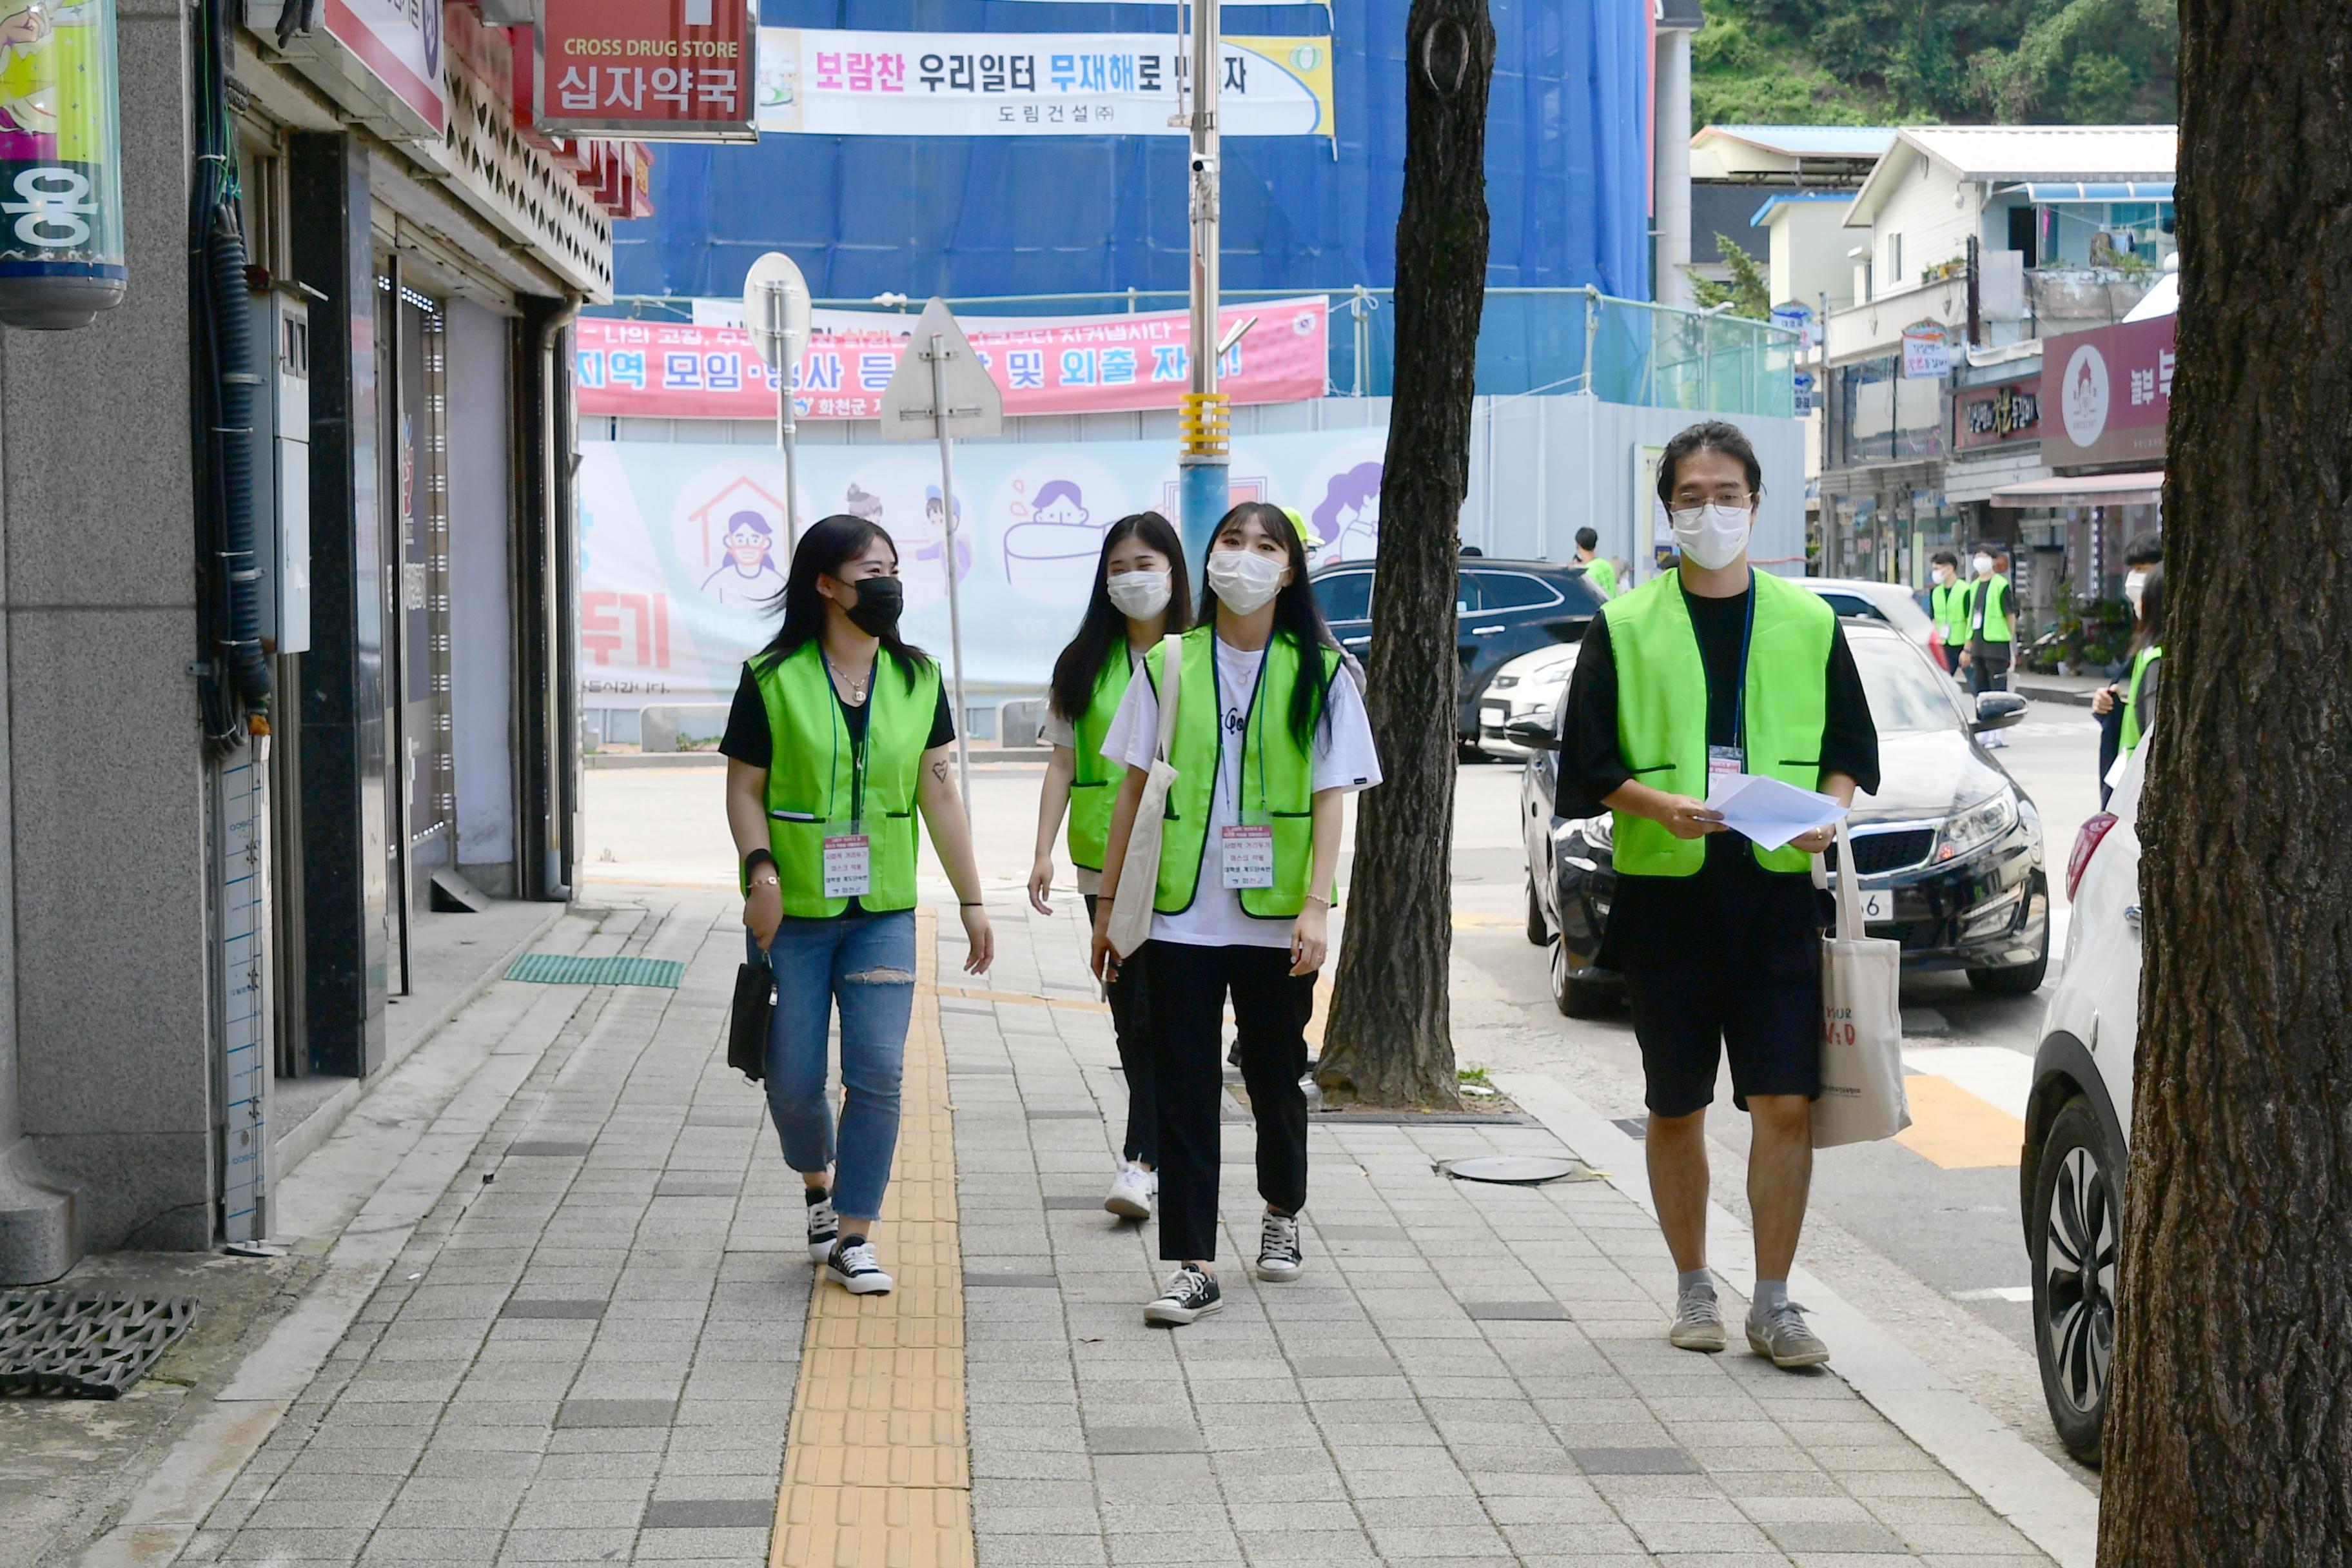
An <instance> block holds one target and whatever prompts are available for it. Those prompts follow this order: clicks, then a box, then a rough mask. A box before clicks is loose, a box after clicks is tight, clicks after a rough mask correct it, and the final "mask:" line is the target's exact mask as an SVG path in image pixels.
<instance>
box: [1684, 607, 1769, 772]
mask: <svg viewBox="0 0 2352 1568" xmlns="http://www.w3.org/2000/svg"><path fill="white" fill-rule="evenodd" d="M1675 586H1676V587H1680V586H1681V584H1679V583H1677V584H1675ZM1684 600H1685V614H1687V613H1688V601H1689V595H1687V594H1685V595H1684ZM1691 640H1692V641H1693V642H1696V641H1697V640H1698V625H1697V623H1696V622H1693V623H1692V625H1691ZM1755 640H1756V568H1755V567H1753V566H1750V567H1749V568H1748V624H1747V626H1746V627H1744V628H1743V629H1742V630H1741V632H1740V634H1739V683H1738V685H1737V686H1735V687H1733V688H1732V689H1731V743H1732V744H1733V745H1735V746H1737V747H1738V748H1739V762H1740V766H1741V768H1742V770H1743V771H1744V770H1745V769H1746V767H1747V765H1748V731H1747V723H1748V645H1749V644H1750V643H1752V642H1754V641H1755ZM1699 668H1700V672H1701V673H1702V674H1704V673H1705V672H1706V649H1705V648H1701V649H1700V650H1699Z"/></svg>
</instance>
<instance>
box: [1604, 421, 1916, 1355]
mask: <svg viewBox="0 0 2352 1568" xmlns="http://www.w3.org/2000/svg"><path fill="white" fill-rule="evenodd" d="M1762 489H1763V471H1762V469H1761V468H1760V467H1759V465H1758V463H1757V460H1756V453H1755V450H1754V448H1752V447H1750V446H1749V445H1748V439H1747V437H1744V436H1742V435H1741V434H1740V432H1739V431H1738V428H1737V427H1735V426H1731V425H1727V424H1724V423H1721V422H1719V421H1709V422H1708V423H1706V424H1703V425H1695V426H1691V427H1690V428H1689V429H1687V430H1685V431H1684V432H1683V433H1682V434H1680V435H1678V436H1676V437H1675V438H1674V439H1673V440H1672V441H1670V442H1668V443H1667V445H1666V449H1665V453H1664V458H1663V460H1662V461H1661V463H1660V465H1659V468H1658V496H1659V499H1660V500H1663V501H1664V502H1665V504H1666V508H1667V510H1668V513H1669V516H1670V518H1671V521H1673V523H1674V529H1675V543H1676V544H1677V546H1678V547H1679V552H1680V557H1681V559H1680V563H1679V565H1678V566H1677V567H1676V569H1675V571H1673V572H1670V573H1667V574H1664V576H1661V577H1658V578H1656V579H1654V580H1653V581H1651V582H1648V583H1645V584H1642V586H1640V587H1638V588H1635V589H1633V591H1632V592H1630V593H1628V594H1625V595H1622V596H1621V597H1618V598H1615V599H1612V600H1611V601H1610V602H1609V603H1608V604H1607V605H1604V606H1602V609H1601V614H1600V615H1599V616H1595V617H1594V619H1593V622H1592V625H1591V629H1589V630H1588V631H1587V632H1586V633H1585V635H1584V642H1583V646H1582V648H1581V650H1580V652H1579V654H1578V656H1577V660H1576V675H1575V678H1574V679H1573V680H1572V681H1571V683H1570V688H1569V696H1568V708H1567V712H1566V714H1565V715H1564V721H1563V725H1562V730H1561V742H1560V763H1559V801H1558V803H1557V804H1558V809H1559V812H1560V813H1561V814H1562V815H1563V816H1582V817H1592V818H1598V817H1601V816H1602V815H1603V813H1604V812H1605V813H1606V816H1607V819H1608V823H1609V837H1610V840H1611V841H1612V849H1611V859H1612V865H1613V868H1614V869H1615V872H1616V892H1615V901H1614V903H1613V905H1612V909H1611V910H1610V915H1609V924H1608V928H1607V930H1606V931H1605V932H1604V934H1603V943H1602V953H1601V961H1602V962H1603V963H1607V964H1609V965H1610V966H1612V967H1613V968H1614V969H1616V970H1617V971H1618V973H1622V975H1623V976H1624V977H1625V990H1626V994H1627V996H1628V998H1629V999H1630V1000H1631V1001H1632V1003H1633V1033H1634V1037H1635V1038H1636V1039H1637V1040H1638V1041H1639V1043H1640V1045H1641V1048H1642V1070H1643V1079H1644V1082H1645V1085H1646V1099H1647V1101H1648V1104H1649V1108H1650V1121H1649V1131H1648V1138H1647V1142H1645V1144H1644V1152H1645V1155H1646V1158H1647V1160H1648V1163H1649V1173H1650V1190H1651V1193H1652V1194H1653V1195H1654V1198H1655V1200H1656V1204H1657V1212H1658V1224H1659V1227H1660V1228H1661V1229H1662V1230H1664V1232H1665V1237H1666V1245H1667V1247H1668V1249H1669V1250H1670V1251H1671V1252H1672V1253H1673V1254H1674V1259H1675V1268H1676V1269H1677V1270H1678V1271H1679V1273H1680V1279H1679V1280H1678V1281H1677V1288H1676V1300H1675V1316H1674V1321H1673V1322H1672V1323H1671V1324H1670V1325H1669V1327H1668V1330H1667V1338H1668V1339H1669V1340H1670V1341H1671V1342H1673V1343H1674V1344H1675V1345H1678V1346H1680V1347H1682V1348H1683V1349H1685V1350H1696V1351H1719V1350H1721V1349H1722V1348H1723V1346H1724V1331H1723V1318H1722V1315H1721V1313H1720V1311H1719V1310H1718V1309H1717V1305H1716V1299H1715V1281H1714V1277H1713V1276H1712V1275H1711V1274H1710V1273H1709V1272H1708V1270H1707V1264H1706V1205H1707V1190H1708V1172H1707V1158H1706V1108H1707V1106H1708V1105H1709V1104H1710V1103H1711V1102H1712V1101H1713V1100H1714V1099H1715V1084H1716V1077H1717V1068H1718V1063H1719V1061H1720V1059H1721V1058H1722V1057H1723V1056H1724V1055H1725V1054H1728V1056H1729V1058H1730V1063H1731V1084H1732V1094H1733V1103H1735V1104H1736V1105H1738V1107H1739V1108H1740V1109H1742V1110H1746V1111H1747V1112H1748V1119H1749V1121H1750V1124H1751V1131H1750V1138H1749V1144H1748V1206H1749V1208H1750V1210H1751V1211H1752V1213H1753V1215H1754V1225H1755V1233H1756V1292H1755V1296H1754V1298H1753V1301H1752V1305H1751V1307H1750V1310H1749V1312H1748V1345H1749V1347H1750V1348H1751V1349H1753V1350H1755V1351H1757V1352H1759V1353H1760V1354H1764V1355H1768V1356H1769V1357H1770V1358H1771V1359H1772V1361H1773V1362H1774V1363H1776V1364H1778V1365H1780V1366H1783V1367H1797V1366H1811V1365H1815V1364H1817V1363H1821V1362H1823V1361H1826V1360H1828V1359H1829V1350H1828V1348H1827V1347H1826V1346H1824V1345H1823V1344H1822V1342H1821V1340H1820V1339H1819V1337H1818V1336H1816V1335H1815V1334H1814V1333H1813V1332H1812V1331H1811V1328H1809V1327H1808V1326H1807V1324H1806V1323H1805V1321H1804V1318H1803V1315H1802V1313H1801V1310H1800V1309H1799V1308H1798V1307H1796V1306H1795V1305H1794V1304H1793V1303H1791V1302H1790V1300H1789V1292H1788V1279H1789V1268H1790V1263H1791V1262H1792V1261H1794V1259H1795V1257H1796V1251H1797V1237H1798V1235H1799V1233H1800V1232H1801V1230H1802V1228H1803V1226H1804V1219H1805V1203H1806V1197H1807V1194H1808V1191H1809V1189H1810V1186H1811V1180H1812V1168H1813V1145H1812V1100H1813V1097H1814V1096H1815V1095H1816V1094H1818V1093H1819V1092H1820V1089H1821V1072H1820V1066H1821V1063H1820V1049H1821V1044H1820V1042H1821V1001H1822V989H1821V942H1820V933H1821V927H1822V924H1823V922H1824V920H1825V918H1826V913H1827V911H1826V910H1825V908H1824V905H1825V902H1826V900H1824V898H1823V897H1822V894H1821V893H1820V892H1819V891H1818V890H1817V889H1815V888H1814V887H1813V884H1812V879H1811V874H1810V873H1811V857H1812V856H1813V855H1814V854H1817V853H1819V852H1820V851H1822V849H1823V848H1825V847H1827V846H1828V845H1829V843H1830V842H1831V839H1832V833H1831V832H1830V830H1828V829H1821V830H1817V831H1815V832H1813V833H1810V834H1807V835H1805V836H1803V837H1800V838H1798V839H1797V840H1795V841H1794V842H1793V843H1791V844H1790V846H1788V847H1785V848H1782V849H1779V850H1773V851H1769V852H1768V851H1766V850H1763V849H1761V848H1759V847H1757V846H1756V845H1755V844H1754V843H1752V842H1750V841H1749V840H1748V839H1747V838H1745V837H1741V836H1739V835H1738V834H1736V833H1733V832H1732V831H1730V830H1729V829H1728V828H1727V827H1726V826H1724V822H1723V818H1722V816H1721V815H1720V814H1719V813H1717V812H1715V811H1712V810H1709V809H1708V807H1707V805H1706V795H1707V787H1708V781H1709V779H1710V778H1711V777H1712V776H1715V775H1716V774H1718V773H1722V774H1732V773H1766V774H1769V775H1771V776H1773V777H1775V778H1778V779H1780V780H1781V781H1782V782H1784V783H1787V784H1795V785H1798V786H1800V787H1801V788H1805V789H1818V790H1821V791H1822V793H1824V794H1827V795H1835V796H1836V797H1837V798H1838V799H1840V800H1842V801H1845V802H1847V803H1848V804H1851V803H1852V801H1853V795H1854V792H1855V790H1856V789H1862V790H1864V791H1871V790H1875V789H1876V788H1877V787H1878V732H1877V730H1876V728H1875V726H1874V725H1873V723H1872V722H1871V717H1870V703H1869V700H1868V699H1867V697H1865V696H1864V691H1863V686H1862V678H1861V676H1860V674H1859V673H1858V672H1857V671H1856V669H1855V668H1854V662H1853V655H1852V654H1851V653H1850V652H1849V651H1848V650H1847V648H1846V644H1845V636H1844V633H1843V631H1842V630H1841V629H1840V628H1839V626H1838V623H1837V616H1836V615H1835V613H1834V612H1832V610H1831V609H1830V607H1829V605H1828V604H1827V602H1825V601H1824V600H1822V599H1821V598H1820V597H1818V596H1817V595H1813V594H1811V593H1809V592H1807V591H1806V590H1804V589H1802V588H1800V587H1797V586H1794V585H1793V584H1789V583H1786V582H1784V581H1782V580H1781V579H1780V578H1778V577H1775V576H1772V575H1770V574H1766V573H1759V572H1756V571H1752V570H1751V569H1750V568H1749V566H1748V533H1749V531H1750V530H1751V528H1752V527H1753V526H1754V523H1755V518H1756V509H1757V505H1758V501H1759V496H1760V495H1761V493H1762ZM1591 831H1592V829H1591V828H1588V832H1591Z"/></svg>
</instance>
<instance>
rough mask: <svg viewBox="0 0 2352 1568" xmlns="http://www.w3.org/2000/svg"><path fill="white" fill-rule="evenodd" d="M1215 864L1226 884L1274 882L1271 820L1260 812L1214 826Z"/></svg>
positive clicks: (1266, 884)
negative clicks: (1215, 828)
mask: <svg viewBox="0 0 2352 1568" xmlns="http://www.w3.org/2000/svg"><path fill="white" fill-rule="evenodd" d="M1217 868H1218V871H1219V873H1220V876H1221V878H1222V879H1223V883H1224V885H1225V886H1226V887H1228V888H1231V889H1235V890H1236V891H1238V890H1239V889H1244V888H1271V887H1273V886H1274V822H1273V819H1272V818H1270V817H1268V816H1265V814H1264V813H1262V812H1249V813H1246V814H1244V819H1243V820H1242V821H1240V822H1236V823H1227V824H1226V825H1225V826H1223V827H1221V828H1219V829H1217Z"/></svg>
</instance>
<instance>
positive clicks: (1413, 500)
mask: <svg viewBox="0 0 2352 1568" xmlns="http://www.w3.org/2000/svg"><path fill="white" fill-rule="evenodd" d="M1405 62H1406V65H1405V155H1404V205H1403V210H1402V212H1401V213H1400V214H1399V215H1398V217H1397V279H1396V376H1395V396H1394V402H1393V404H1392V405H1391V412H1390V415H1389V446H1388V456H1387V460H1386V462H1385V464H1384V466H1383V468H1382V473H1381V550H1380V572H1379V574H1378V575H1377V577H1376V579H1375V583H1374V586H1373V590H1372V646H1371V657H1370V660H1369V662H1368V665H1367V668H1366V675H1367V677H1368V680H1367V687H1366V692H1367V697H1368V702H1369V706H1370V710H1371V721H1372V734H1373V738H1374V739H1375V741H1376V742H1378V744H1379V746H1380V754H1381V771H1382V773H1384V775H1385V776H1386V779H1387V782H1386V783H1385V784H1381V787H1380V788H1378V789H1376V790H1372V791H1370V793H1369V794H1367V795H1364V797H1363V800H1362V805H1361V807H1360V811H1359V813H1358V816H1357V824H1356V860H1355V868H1354V875H1353V876H1352V878H1351V879H1350V882H1349V909H1348V917H1347V925H1346V930H1345V934H1344V942H1343V946H1342V951H1341V952H1340V955H1339V982H1338V985H1337V989H1336V993H1335V994H1334V996H1333V999H1332V1005H1331V1017H1330V1024H1329V1027H1328V1029H1327V1030H1326V1031H1325V1037H1324V1045H1323V1055H1322V1059H1321V1065H1320V1067H1319V1068H1318V1069H1317V1074H1316V1076H1317V1079H1318V1081H1320V1082H1321V1083H1322V1085H1323V1087H1324V1089H1325V1090H1326V1091H1327V1092H1328V1093H1329V1094H1331V1095H1332V1097H1333V1098H1334V1099H1335V1100H1349V1099H1352V1100H1357V1101H1360V1102H1362V1103H1365V1104H1370V1105H1384V1106H1429V1105H1436V1106H1447V1107H1451V1106H1455V1105H1458V1104H1460V1103H1461V1101H1460V1098H1459V1094H1458V1090H1457V1088H1456V1085H1455V1081H1454V1040H1453V1035H1452V1032H1451V1027H1450V1025H1449V1023H1448V1016H1447V1006H1446V987H1447V984H1448V980H1449V976H1448V964H1449V962H1450V960H1451V957H1452V952H1453V946H1454V896H1453V864H1452V860H1453V847H1454V733H1455V719H1454V714H1455V705H1456V701H1457V697H1458V682H1459V679H1460V674H1461V672H1460V669H1459V667H1458V666H1457V665H1456V663H1455V659H1454V562H1455V557H1456V552H1457V551H1458V549H1459V529H1460V521H1461V515H1462V502H1463V499H1464V497H1465V495H1467V493H1468V491H1469V485H1470V398H1471V387H1472V382H1473V378H1474V372H1475V366H1476V363H1477V350H1478V319H1479V314H1480V311H1481V310H1482V309H1483V307H1484V305H1485V301H1486V88H1487V83H1488V82H1489V81H1490V80H1491V79H1492V78H1493V76H1494V70H1495V28H1494V24H1493V23H1492V22H1491V21H1489V20H1488V18H1487V16H1486V0H1413V5H1412V14H1411V15H1410V16H1407V17H1406V19H1405Z"/></svg>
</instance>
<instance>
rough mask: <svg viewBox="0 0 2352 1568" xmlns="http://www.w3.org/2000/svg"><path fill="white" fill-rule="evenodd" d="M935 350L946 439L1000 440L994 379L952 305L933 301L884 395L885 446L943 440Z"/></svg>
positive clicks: (1000, 399) (999, 397)
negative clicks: (934, 378) (934, 379)
mask: <svg viewBox="0 0 2352 1568" xmlns="http://www.w3.org/2000/svg"><path fill="white" fill-rule="evenodd" d="M935 349H936V351H937V353H938V354H939V355H940V356H941V363H940V386H941V387H943V388H944V391H945V395H946V399H947V408H946V414H947V425H948V428H947V433H948V434H949V435H950V436H951V437H957V438H959V439H961V438H965V437H973V436H995V435H1001V434H1002V433H1003V429H1004V394H1003V393H1002V392H1000V391H999V390H997V385H996V378H995V377H993V376H992V375H990V374H988V367H987V366H985V365H983V364H982V363H980V360H979V357H978V356H977V355H975V354H974V353H972V352H971V342H970V340H968V339H966V338H965V336H964V335H963V328H962V327H961V326H959V325H957V323H956V319H955V314H954V312H953V311H951V310H949V309H948V302H947V301H946V300H941V299H939V298H937V297H936V296H934V297H933V299H932V300H931V302H930V303H929V304H928V305H926V306H924V307H923V316H922V320H920V321H917V322H916V323H915V331H914V336H913V337H912V338H911V339H909V340H908V344H907V353H906V355H905V357H904V358H902V359H900V360H899V361H898V369H897V370H896V371H894V372H893V373H891V376H890V384H889V385H888V386H887V387H885V388H883V389H882V438H883V439H884V440H885V441H935V440H937V439H939V437H940V427H939V424H938V419H939V414H940V410H939V407H938V400H937V398H936V397H935V396H934V387H933V382H932V375H931V367H932V356H933V353H934V350H935Z"/></svg>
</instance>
